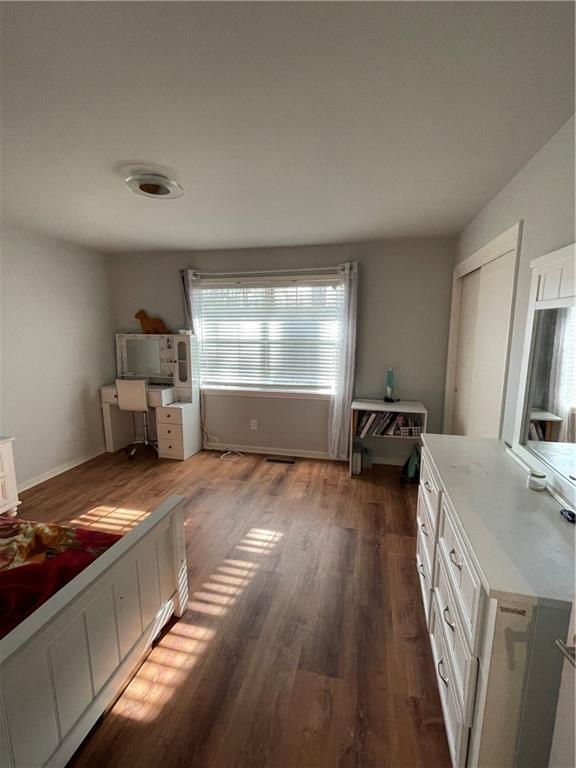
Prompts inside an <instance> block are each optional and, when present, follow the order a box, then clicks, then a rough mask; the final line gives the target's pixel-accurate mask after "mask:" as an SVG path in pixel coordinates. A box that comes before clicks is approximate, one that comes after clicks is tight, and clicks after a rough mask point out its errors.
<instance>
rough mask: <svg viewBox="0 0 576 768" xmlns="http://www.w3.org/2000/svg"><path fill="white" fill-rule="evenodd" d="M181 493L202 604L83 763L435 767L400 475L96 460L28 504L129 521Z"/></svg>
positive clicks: (309, 464)
mask: <svg viewBox="0 0 576 768" xmlns="http://www.w3.org/2000/svg"><path fill="white" fill-rule="evenodd" d="M170 493H180V494H183V495H185V496H186V497H187V509H188V512H189V515H190V517H189V520H188V522H187V549H188V566H189V585H190V603H189V609H188V611H187V613H186V614H185V615H184V617H183V618H182V619H180V620H179V621H177V622H172V623H171V625H170V627H169V629H168V631H166V632H165V633H164V635H163V636H162V637H161V639H160V640H159V642H158V643H157V645H156V646H155V647H154V649H153V650H152V652H151V654H150V656H149V657H148V659H147V660H146V661H145V662H144V664H143V666H142V667H141V668H140V670H139V671H138V673H137V674H136V676H135V677H134V679H133V680H132V681H131V683H130V684H129V685H128V687H127V688H126V690H125V691H124V693H123V694H122V696H121V697H120V698H119V699H118V701H117V702H116V704H115V706H114V707H113V708H112V709H111V711H110V712H109V713H108V714H107V715H106V716H105V717H104V718H103V719H102V720H101V721H100V722H99V723H98V724H97V726H96V727H95V728H94V730H93V731H92V733H91V734H90V736H89V737H88V738H87V739H86V741H85V742H84V744H83V746H82V747H81V749H80V750H79V751H78V753H77V754H76V756H75V758H74V759H73V761H72V763H71V764H72V765H73V766H74V767H75V768H102V767H103V766H106V768H116V766H118V767H119V768H120V767H124V766H130V767H133V766H134V767H137V768H205V767H206V768H207V767H208V766H211V767H212V768H264V767H265V766H266V768H296V767H298V768H304V767H306V768H352V767H353V766H355V767H357V768H380V767H382V768H402V767H404V766H405V767H406V768H418V767H419V766H426V768H436V767H437V766H442V767H443V766H449V764H450V761H449V755H448V747H447V743H446V736H445V733H444V727H443V722H442V714H441V708H440V701H439V698H438V693H437V689H436V681H435V673H434V668H433V664H432V658H431V655H430V648H429V642H428V637H427V633H426V627H425V624H424V615H423V609H422V606H421V600H420V593H419V585H418V577H417V574H416V569H415V564H414V549H415V532H416V530H415V502H416V489H415V488H414V487H404V486H402V485H401V484H400V482H399V480H398V469H397V468H377V469H375V470H373V471H372V472H370V473H367V474H366V475H365V476H362V477H361V478H358V479H350V478H349V477H348V473H347V467H346V466H345V465H344V464H339V463H332V462H323V461H309V460H304V459H303V460H298V461H297V462H296V464H294V465H286V464H274V463H267V462H265V461H264V459H263V457H260V456H246V457H244V458H243V459H241V460H240V461H237V462H233V461H221V460H219V458H218V454H214V453H208V452H204V453H201V454H198V455H197V456H194V457H193V458H192V459H190V460H189V461H186V462H176V461H175V462H170V461H158V460H157V459H155V458H153V457H151V456H148V455H146V454H142V453H140V454H139V455H138V456H137V458H136V460H135V461H134V462H128V461H127V460H126V458H125V456H124V454H122V453H120V454H116V455H105V456H102V457H98V458H96V459H94V460H92V461H90V462H87V463H86V464H83V465H82V466H80V467H77V468H76V469H73V470H71V471H69V472H66V473H65V474H63V475H60V476H59V477H57V478H54V479H52V480H49V481H47V482H45V483H43V484H42V485H39V486H36V487H35V488H33V489H31V490H29V491H27V492H25V493H24V494H23V495H22V501H23V503H22V507H21V512H20V514H21V515H22V516H24V517H29V518H32V519H39V520H50V521H62V522H65V521H74V523H75V524H81V525H84V526H93V527H97V528H101V529H103V530H114V531H118V530H129V529H130V527H132V526H133V525H135V524H136V523H137V522H138V520H139V519H142V517H143V516H145V515H146V514H147V513H148V512H149V511H150V510H152V509H154V508H155V507H156V506H157V505H158V504H159V502H160V501H161V500H162V499H163V498H164V497H165V496H166V495H168V494H170Z"/></svg>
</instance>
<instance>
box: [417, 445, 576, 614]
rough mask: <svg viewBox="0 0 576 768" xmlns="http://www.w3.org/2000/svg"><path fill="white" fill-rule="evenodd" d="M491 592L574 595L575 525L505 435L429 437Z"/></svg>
mask: <svg viewBox="0 0 576 768" xmlns="http://www.w3.org/2000/svg"><path fill="white" fill-rule="evenodd" d="M422 440H423V442H424V445H425V446H426V447H427V448H428V450H429V455H430V457H431V459H432V462H433V464H434V467H435V469H436V474H437V475H439V477H440V479H441V480H442V485H443V486H444V490H445V491H446V492H447V495H448V497H449V499H450V501H451V502H452V506H453V507H454V509H455V510H456V513H457V516H458V518H459V520H460V523H461V526H462V529H463V531H464V533H465V534H466V537H467V539H468V544H469V546H470V549H471V550H472V551H473V553H474V555H475V559H476V561H477V564H478V566H479V567H480V569H481V572H482V575H483V577H484V580H485V582H486V584H485V586H486V587H487V589H488V590H489V591H490V592H498V593H509V594H510V593H511V594H517V595H524V596H526V597H530V598H544V599H547V600H562V601H569V602H571V601H572V600H573V599H574V540H575V526H573V525H571V524H570V523H568V522H567V521H565V520H564V519H563V518H562V517H561V515H560V513H559V510H560V505H559V504H558V503H557V502H556V501H554V499H553V498H552V497H551V496H550V495H549V494H548V493H546V492H538V491H531V490H529V489H528V488H527V486H526V473H525V471H524V470H523V469H522V467H521V466H520V465H519V464H518V463H517V462H516V461H515V460H514V459H513V458H512V457H511V456H510V455H509V454H508V452H507V449H506V446H505V445H504V443H503V442H502V441H501V440H491V439H488V438H475V437H459V436H455V435H431V434H425V435H422Z"/></svg>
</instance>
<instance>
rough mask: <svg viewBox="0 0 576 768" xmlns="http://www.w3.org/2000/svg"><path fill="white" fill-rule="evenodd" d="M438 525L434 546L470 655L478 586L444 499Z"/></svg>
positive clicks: (475, 630) (479, 597) (479, 592)
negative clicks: (440, 519)
mask: <svg viewBox="0 0 576 768" xmlns="http://www.w3.org/2000/svg"><path fill="white" fill-rule="evenodd" d="M441 528H442V530H441V533H440V537H439V539H438V548H439V550H440V553H441V555H442V557H443V559H444V563H445V564H446V572H447V574H448V580H449V582H450V585H451V587H452V592H453V594H454V598H455V602H456V603H457V607H458V611H459V613H460V618H461V623H462V628H463V630H464V634H465V636H466V639H467V640H468V643H469V646H470V650H471V652H472V654H473V655H476V643H477V638H478V631H479V626H478V624H479V616H480V604H481V600H482V587H481V583H480V578H479V576H478V574H477V572H476V569H475V567H474V565H473V563H472V559H471V557H470V555H469V554H468V552H467V550H466V547H465V546H464V543H463V540H462V537H461V536H460V534H459V533H458V524H457V523H456V522H455V519H454V514H453V512H452V510H451V509H450V507H449V506H448V504H447V503H446V499H443V500H442V526H441Z"/></svg>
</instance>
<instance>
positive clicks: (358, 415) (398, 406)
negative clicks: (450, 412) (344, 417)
mask: <svg viewBox="0 0 576 768" xmlns="http://www.w3.org/2000/svg"><path fill="white" fill-rule="evenodd" d="M365 413H369V414H376V418H377V416H378V415H379V414H381V413H389V414H396V416H404V417H405V418H406V420H414V421H415V422H417V424H416V426H419V427H420V429H419V430H418V429H417V430H413V431H412V434H410V433H409V430H410V428H404V429H403V431H404V432H405V434H400V435H398V434H392V435H388V434H381V435H373V434H371V429H369V430H368V433H367V434H366V435H365V436H364V437H360V436H359V435H357V434H356V433H357V432H358V425H359V424H360V423H361V420H362V417H363V415H364V414H365ZM376 418H375V419H374V420H373V422H372V423H373V424H375V423H376ZM427 422H428V410H427V408H426V406H425V405H424V403H421V402H419V401H417V400H398V401H397V402H395V403H386V402H384V400H353V401H352V407H351V411H350V476H351V477H352V476H353V475H354V473H353V471H352V469H353V458H354V443H355V442H360V441H361V440H364V439H366V438H375V439H377V440H379V439H381V438H385V439H387V440H412V441H414V440H419V439H420V435H421V434H422V433H423V432H426V426H427ZM389 426H391V425H389ZM415 432H417V434H415ZM356 474H358V473H356Z"/></svg>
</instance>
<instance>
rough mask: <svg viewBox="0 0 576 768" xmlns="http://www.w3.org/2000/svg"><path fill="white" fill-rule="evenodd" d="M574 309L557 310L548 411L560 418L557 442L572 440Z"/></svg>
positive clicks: (575, 396) (575, 362) (575, 395)
mask: <svg viewBox="0 0 576 768" xmlns="http://www.w3.org/2000/svg"><path fill="white" fill-rule="evenodd" d="M575 349H576V308H575V307H570V308H567V309H557V310H556V327H555V331H554V342H553V348H552V364H551V369H550V387H549V390H548V410H549V411H551V412H552V413H554V414H556V416H559V417H560V418H561V419H562V425H561V428H560V436H559V439H560V441H562V442H563V441H570V442H572V441H573V440H574V435H573V434H571V433H572V431H573V430H572V426H571V419H572V417H571V412H572V409H573V408H574V407H575V406H576V402H575V400H576V359H575V358H576V355H575Z"/></svg>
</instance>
